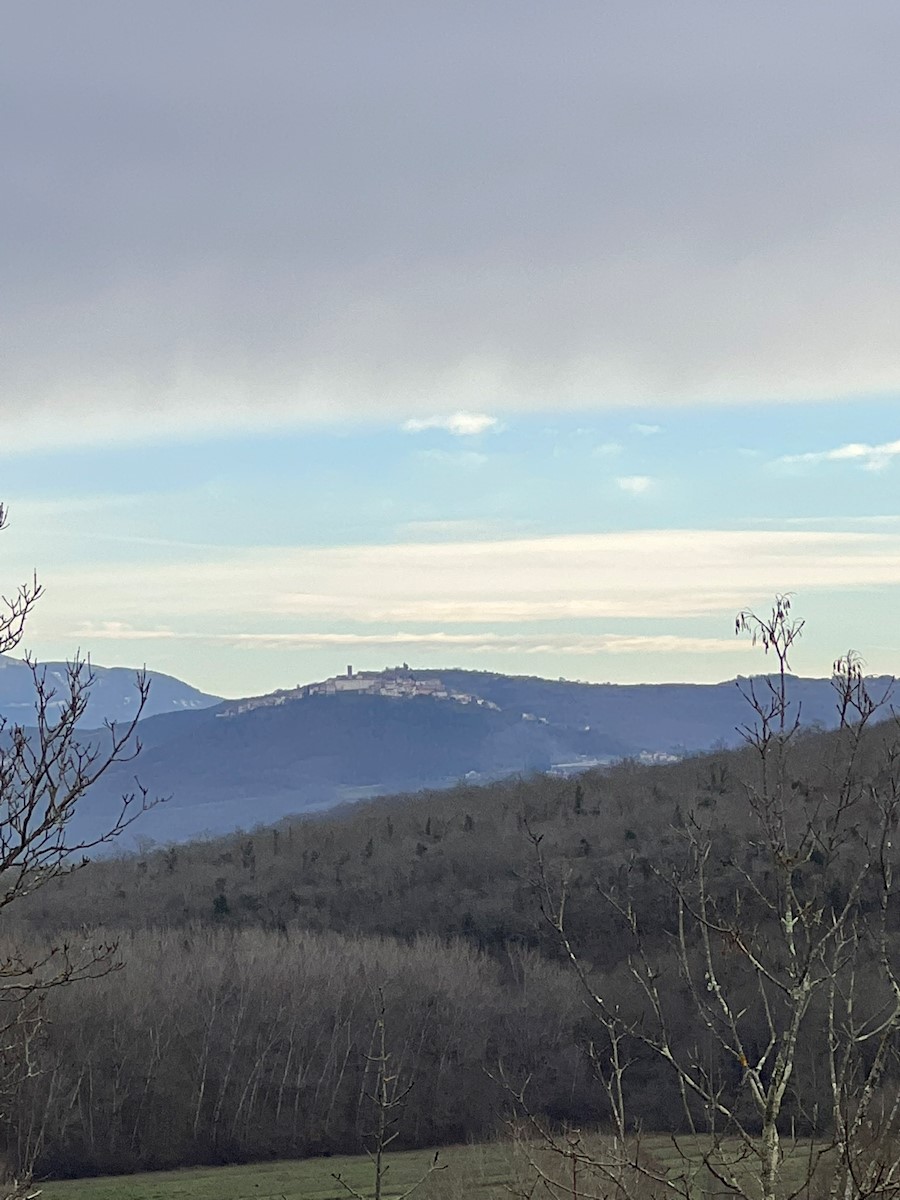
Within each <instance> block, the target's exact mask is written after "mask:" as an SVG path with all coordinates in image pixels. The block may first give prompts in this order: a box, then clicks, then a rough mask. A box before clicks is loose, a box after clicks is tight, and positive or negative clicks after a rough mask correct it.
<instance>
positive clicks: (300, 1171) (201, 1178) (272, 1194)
mask: <svg viewBox="0 0 900 1200" xmlns="http://www.w3.org/2000/svg"><path fill="white" fill-rule="evenodd" d="M700 1154H701V1148H700V1145H699V1143H698V1141H697V1139H693V1138H688V1137H685V1138H679V1140H678V1145H677V1146H676V1144H675V1143H674V1142H673V1140H672V1138H671V1137H669V1136H668V1135H664V1134H655V1135H652V1136H648V1137H646V1138H644V1139H643V1142H642V1155H643V1156H646V1158H647V1160H648V1161H649V1160H652V1162H653V1164H654V1166H655V1167H656V1168H657V1169H659V1168H662V1169H664V1170H665V1171H666V1172H667V1173H668V1174H669V1176H670V1178H671V1177H674V1176H676V1175H683V1174H684V1172H685V1169H686V1167H687V1169H688V1170H691V1171H692V1170H694V1169H696V1165H697V1164H698V1162H699V1159H700ZM807 1155H808V1147H806V1148H805V1149H802V1150H801V1149H797V1150H794V1151H793V1152H792V1151H790V1150H788V1151H787V1153H786V1164H785V1178H784V1182H785V1184H786V1185H787V1191H788V1192H794V1191H795V1189H797V1188H798V1187H799V1186H800V1185H801V1183H802V1180H803V1178H804V1177H805V1174H806V1168H807V1166H808V1157H807ZM432 1156H433V1152H432V1151H427V1150H415V1151H409V1152H406V1153H398V1154H392V1155H391V1156H390V1159H389V1161H390V1164H391V1169H390V1172H389V1175H388V1179H387V1185H386V1190H385V1196H386V1198H387V1200H390V1198H391V1197H396V1196H399V1195H403V1193H404V1192H405V1191H406V1190H407V1189H408V1188H409V1187H410V1186H411V1185H412V1184H413V1183H414V1182H415V1181H416V1180H417V1179H420V1178H421V1177H422V1176H423V1175H425V1173H426V1172H427V1170H428V1167H429V1165H430V1163H431V1161H432ZM535 1158H536V1160H537V1161H539V1162H540V1163H541V1166H542V1167H543V1169H544V1170H546V1171H547V1172H548V1173H549V1174H550V1175H551V1176H552V1177H553V1178H557V1179H558V1178H560V1177H561V1172H565V1178H566V1181H567V1182H568V1179H569V1177H570V1176H569V1167H568V1165H567V1164H563V1163H561V1162H560V1159H559V1158H558V1157H557V1156H554V1155H551V1154H549V1153H548V1152H546V1151H541V1152H537V1153H536V1154H535ZM439 1161H440V1163H441V1164H443V1167H442V1169H441V1170H439V1171H436V1172H434V1173H433V1174H432V1175H431V1176H429V1177H428V1178H427V1179H426V1180H425V1181H424V1182H423V1183H422V1185H421V1187H419V1188H418V1189H417V1190H416V1192H415V1195H416V1197H418V1198H419V1200H466V1197H472V1198H473V1200H500V1198H501V1197H504V1198H505V1200H508V1198H509V1197H510V1195H511V1194H514V1193H513V1192H512V1191H511V1188H514V1186H515V1183H516V1182H518V1181H523V1180H525V1179H526V1178H528V1177H530V1176H531V1172H530V1171H529V1168H528V1165H527V1163H526V1161H525V1157H524V1154H523V1152H522V1151H521V1150H520V1149H516V1148H515V1147H513V1146H512V1145H511V1144H510V1143H508V1142H502V1141H496V1142H489V1143H485V1144H483V1145H472V1146H451V1147H448V1148H447V1149H445V1150H442V1151H441V1152H440V1159H439ZM743 1171H746V1166H745V1167H744V1168H743ZM336 1174H340V1175H341V1176H342V1177H343V1178H344V1179H345V1180H346V1181H347V1183H348V1184H349V1185H350V1186H351V1187H352V1188H353V1189H354V1190H355V1191H356V1192H358V1193H359V1194H360V1195H362V1196H366V1197H369V1196H372V1195H373V1185H372V1166H371V1163H370V1162H369V1160H368V1159H367V1158H366V1157H365V1156H356V1157H349V1156H348V1157H342V1156H337V1155H336V1156H334V1157H329V1158H310V1159H304V1160H299V1161H286V1162H269V1163H252V1164H249V1165H247V1166H237V1167H198V1168H195V1169H189V1170H180V1171H157V1172H152V1173H149V1174H142V1175H120V1176H109V1177H103V1178H96V1179H77V1180H68V1181H65V1182H57V1183H44V1184H43V1185H41V1196H42V1200H340V1198H341V1197H344V1198H346V1197H347V1196H348V1194H349V1193H348V1192H347V1190H346V1189H345V1188H343V1187H342V1186H341V1184H340V1183H339V1182H338V1181H337V1180H336V1179H335V1178H334V1176H335V1175H336ZM582 1178H583V1183H584V1184H587V1182H588V1178H587V1176H586V1175H585V1176H583V1177H582ZM697 1184H698V1186H697V1191H698V1194H699V1193H700V1192H701V1191H707V1190H708V1189H710V1185H712V1188H711V1190H714V1191H715V1190H718V1191H719V1192H720V1193H721V1194H722V1195H727V1194H728V1193H727V1192H726V1191H725V1189H724V1188H722V1187H721V1186H718V1185H715V1184H714V1181H713V1180H712V1179H711V1178H710V1177H709V1176H706V1178H705V1179H703V1178H702V1177H701V1176H697ZM704 1185H705V1186H704ZM656 1190H658V1189H656ZM594 1191H595V1189H594V1188H588V1189H587V1191H586V1194H593V1192H594ZM653 1193H654V1189H653V1188H652V1187H648V1188H647V1195H648V1197H650V1196H652V1195H653ZM534 1194H535V1196H536V1197H540V1196H544V1197H547V1196H549V1194H550V1193H549V1192H548V1191H547V1189H544V1188H540V1187H539V1188H538V1189H537V1191H536V1192H535V1193H534Z"/></svg>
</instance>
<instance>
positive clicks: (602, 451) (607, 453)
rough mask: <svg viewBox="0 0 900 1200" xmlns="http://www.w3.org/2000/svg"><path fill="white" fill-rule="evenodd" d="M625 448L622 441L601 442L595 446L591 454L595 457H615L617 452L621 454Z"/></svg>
mask: <svg viewBox="0 0 900 1200" xmlns="http://www.w3.org/2000/svg"><path fill="white" fill-rule="evenodd" d="M624 448H625V447H624V446H623V445H622V443H621V442H601V443H600V445H599V446H595V447H594V448H593V450H592V451H591V454H593V455H594V457H595V458H613V457H614V456H615V455H616V454H621V453H622V451H623V450H624Z"/></svg>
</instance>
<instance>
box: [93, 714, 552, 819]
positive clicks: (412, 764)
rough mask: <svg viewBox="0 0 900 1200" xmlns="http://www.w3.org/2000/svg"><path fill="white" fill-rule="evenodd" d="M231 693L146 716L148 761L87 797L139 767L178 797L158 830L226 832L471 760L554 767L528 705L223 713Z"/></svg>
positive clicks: (465, 767)
mask: <svg viewBox="0 0 900 1200" xmlns="http://www.w3.org/2000/svg"><path fill="white" fill-rule="evenodd" d="M228 707H229V706H228V705H227V704H223V705H219V706H217V707H215V708H211V709H207V710H205V711H202V712H191V713H185V714H178V715H176V714H166V715H163V716H159V717H153V718H151V719H149V720H147V721H146V722H143V723H142V726H141V743H142V747H143V749H142V752H141V754H140V757H139V760H138V761H137V762H133V763H124V764H119V765H117V766H116V767H114V768H113V769H112V770H110V771H109V772H108V773H107V775H106V776H105V777H104V778H103V780H101V782H100V783H99V784H98V785H97V786H96V787H95V789H94V790H93V791H92V793H91V795H90V797H89V798H88V799H87V801H86V802H85V804H84V806H83V808H82V815H83V816H84V817H87V816H88V815H90V817H91V820H92V821H93V820H96V819H99V815H100V814H102V813H104V812H108V811H109V807H110V805H112V804H114V803H115V799H116V797H117V796H118V795H119V794H121V793H122V792H127V791H130V790H133V787H134V779H135V776H137V777H138V778H139V779H140V782H141V784H142V785H143V786H145V787H147V788H148V789H149V790H150V792H151V793H152V794H153V795H159V796H171V797H172V800H171V801H170V802H169V803H167V804H165V806H163V807H162V808H160V809H159V810H158V811H156V812H154V813H151V814H148V815H147V817H146V818H145V819H142V821H141V823H140V833H141V834H142V835H144V836H152V837H155V838H159V839H163V840H164V839H167V838H171V837H185V836H189V835H193V834H198V833H202V832H207V831H208V832H222V831H225V830H228V829H233V828H236V827H240V826H244V827H246V826H252V825H256V824H259V823H261V822H267V821H274V820H277V819H279V818H280V817H282V816H285V815H288V814H290V813H296V812H302V811H304V810H307V809H313V808H318V807H325V806H328V805H333V804H335V803H340V802H341V801H342V800H345V799H350V798H353V797H354V796H356V795H360V794H375V793H377V792H380V791H397V790H403V789H410V790H413V789H416V788H419V787H422V786H426V785H429V786H442V785H443V786H446V785H449V784H452V783H454V782H456V781H457V780H458V779H459V778H460V777H462V776H464V775H465V774H466V773H468V772H470V771H474V772H477V773H478V774H479V776H484V777H493V776H500V775H507V774H512V773H515V772H531V771H539V770H546V769H547V768H548V767H549V766H550V765H551V762H552V761H553V758H554V755H555V753H556V752H557V751H558V745H557V741H556V739H555V738H554V736H553V735H552V733H550V732H549V731H548V730H547V729H546V727H544V726H541V725H535V724H532V723H529V722H525V721H523V720H522V719H521V715H520V714H518V713H510V712H497V711H494V710H491V709H488V708H486V707H482V706H478V705H474V704H459V703H456V702H452V701H446V700H433V699H430V698H427V697H417V698H413V699H386V698H384V697H379V696H365V695H339V696H314V697H309V698H307V699H303V700H293V701H290V702H288V703H286V704H280V705H273V706H270V707H260V708H255V709H252V710H251V711H248V712H243V713H239V714H237V715H233V716H230V715H225V714H226V713H227V710H228Z"/></svg>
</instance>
